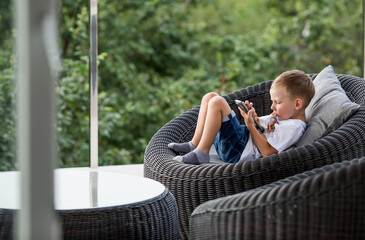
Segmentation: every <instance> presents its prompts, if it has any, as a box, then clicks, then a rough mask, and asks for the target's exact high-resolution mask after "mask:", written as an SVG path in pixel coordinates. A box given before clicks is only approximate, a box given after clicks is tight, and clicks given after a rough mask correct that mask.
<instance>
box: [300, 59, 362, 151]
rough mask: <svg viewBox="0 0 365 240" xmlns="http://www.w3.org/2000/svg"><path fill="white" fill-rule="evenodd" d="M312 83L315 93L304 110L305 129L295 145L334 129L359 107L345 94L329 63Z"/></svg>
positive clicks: (302, 143) (306, 142)
mask: <svg viewBox="0 0 365 240" xmlns="http://www.w3.org/2000/svg"><path fill="white" fill-rule="evenodd" d="M313 83H314V86H315V89H316V93H315V95H314V97H313V99H312V101H311V102H310V104H309V105H308V107H307V109H306V111H305V113H306V118H307V123H308V125H307V129H306V131H305V132H304V134H303V136H302V137H301V139H300V140H299V141H298V143H297V144H296V145H297V146H303V145H306V144H310V143H312V142H314V141H315V140H317V139H319V138H321V137H322V136H325V135H327V134H329V133H330V132H332V131H334V130H336V129H337V128H339V127H340V126H341V125H342V124H343V123H344V122H346V121H347V119H348V118H349V117H350V116H352V115H353V114H354V113H355V112H356V111H357V110H358V109H359V107H360V106H359V105H358V104H356V103H353V102H351V101H350V99H349V98H348V97H347V96H346V93H345V91H344V90H343V89H342V87H341V84H340V81H339V80H338V79H337V77H336V75H335V72H334V70H333V67H332V66H331V65H329V66H328V67H326V68H324V69H323V70H322V71H321V72H320V73H319V74H318V75H317V77H316V78H315V80H314V81H313Z"/></svg>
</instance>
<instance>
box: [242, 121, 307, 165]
mask: <svg viewBox="0 0 365 240" xmlns="http://www.w3.org/2000/svg"><path fill="white" fill-rule="evenodd" d="M270 117H271V115H267V116H263V117H259V119H260V124H261V125H263V126H266V125H267V123H268V121H269V120H270ZM274 126H275V130H274V131H273V132H270V133H266V140H267V141H268V143H269V144H270V145H271V146H272V147H273V148H275V149H276V150H278V152H282V151H284V150H285V149H287V148H289V147H290V146H292V145H294V144H295V143H297V141H298V140H299V138H300V137H301V136H302V135H303V133H304V131H305V128H306V126H307V124H306V123H305V122H303V121H302V120H299V119H288V120H282V121H280V120H278V123H275V125H274ZM260 157H262V155H261V153H260V151H259V149H258V148H257V147H256V144H255V143H254V142H253V140H252V136H251V134H250V136H249V139H248V141H247V144H246V147H245V149H244V150H243V152H242V155H241V158H240V161H247V160H253V159H256V158H260Z"/></svg>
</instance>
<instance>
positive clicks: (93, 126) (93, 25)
mask: <svg viewBox="0 0 365 240" xmlns="http://www.w3.org/2000/svg"><path fill="white" fill-rule="evenodd" d="M90 167H91V168H97V167H98V1H97V0H90Z"/></svg>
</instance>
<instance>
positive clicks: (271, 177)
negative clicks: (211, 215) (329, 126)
mask: <svg viewBox="0 0 365 240" xmlns="http://www.w3.org/2000/svg"><path fill="white" fill-rule="evenodd" d="M310 76H311V77H312V78H313V79H314V78H315V77H316V76H317V75H316V74H311V75H310ZM337 77H338V79H339V80H340V82H341V85H342V88H343V89H344V90H345V92H346V93H347V95H348V97H349V98H350V100H352V101H353V102H356V103H358V104H360V105H361V107H360V109H359V110H358V111H357V113H355V114H354V115H353V116H352V117H351V118H350V119H349V120H348V121H347V122H346V123H345V124H343V125H342V126H341V127H340V128H338V129H337V130H335V131H334V132H332V133H330V134H328V135H327V136H325V137H323V138H321V139H318V140H317V141H315V142H314V143H312V144H309V145H306V146H303V147H297V148H294V149H290V150H287V151H284V152H281V153H280V154H274V155H271V156H270V157H264V158H259V159H256V160H253V161H246V162H239V163H235V164H223V165H217V164H207V165H189V164H182V163H179V162H177V161H174V160H173V157H175V156H176V153H175V152H174V151H172V150H170V149H169V148H168V147H167V144H168V143H170V142H186V141H189V140H191V138H192V137H193V134H194V130H195V127H196V121H197V117H198V112H199V107H195V108H194V109H191V110H189V111H187V112H185V113H183V114H182V115H180V116H178V117H176V118H174V119H173V120H172V121H170V122H169V123H167V124H166V125H164V126H163V127H162V128H161V129H160V130H159V131H158V132H157V133H156V134H155V135H154V136H153V137H152V139H151V140H150V142H149V144H148V146H147V148H146V151H145V159H144V175H145V177H148V178H152V179H154V180H157V181H159V182H161V183H162V184H164V185H165V186H166V187H167V188H168V189H169V190H170V191H171V192H172V193H173V195H174V196H175V198H176V201H177V204H178V209H179V228H180V237H181V238H182V239H186V238H187V236H188V235H189V234H188V231H189V218H190V215H191V213H192V212H193V210H194V209H195V208H196V207H197V206H198V205H200V204H201V203H204V202H206V201H209V200H213V199H216V198H220V197H224V196H228V195H232V194H236V193H240V192H244V191H247V190H249V189H253V188H257V187H260V186H263V185H266V184H268V183H272V182H275V181H277V180H280V179H284V178H286V177H289V176H293V175H295V174H298V173H302V172H304V171H308V170H311V169H314V168H318V167H321V166H324V165H326V164H331V163H335V162H340V161H342V160H348V159H353V158H358V157H362V156H365V80H364V79H362V78H359V77H354V76H349V75H342V74H337ZM271 84H272V81H267V82H262V83H260V84H257V85H254V86H250V87H247V88H244V89H242V90H240V91H236V92H233V93H231V94H228V95H226V96H224V97H225V99H226V100H227V102H228V103H229V104H230V106H231V108H232V109H233V110H234V111H236V112H237V113H238V109H237V106H236V104H235V103H234V100H235V99H240V100H249V101H251V102H253V103H254V105H255V109H256V111H257V113H258V115H260V116H261V115H265V114H269V113H270V112H271V110H270V106H271V100H270V95H269V89H270V86H271ZM238 116H240V115H239V114H238ZM239 120H240V121H243V119H242V118H239Z"/></svg>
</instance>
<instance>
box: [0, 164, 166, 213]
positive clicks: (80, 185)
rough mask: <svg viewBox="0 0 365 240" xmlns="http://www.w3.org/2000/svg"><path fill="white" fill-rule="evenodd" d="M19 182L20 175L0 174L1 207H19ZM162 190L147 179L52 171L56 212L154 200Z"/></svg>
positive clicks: (65, 170)
mask: <svg viewBox="0 0 365 240" xmlns="http://www.w3.org/2000/svg"><path fill="white" fill-rule="evenodd" d="M19 183H20V174H19V172H0V189H1V191H0V208H3V209H18V208H19V206H20V202H19V200H20V197H21V196H20V191H19ZM164 191H165V186H163V185H162V184H161V183H159V182H157V181H154V180H152V179H148V178H142V177H137V176H132V175H126V174H120V173H111V172H98V171H93V170H90V171H78V170H67V169H56V170H55V209H57V210H73V209H87V208H97V207H99V208H100V207H111V206H118V205H124V204H131V203H136V202H141V201H145V200H148V199H151V198H154V197H156V196H159V195H160V194H162V193H163V192H164Z"/></svg>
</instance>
